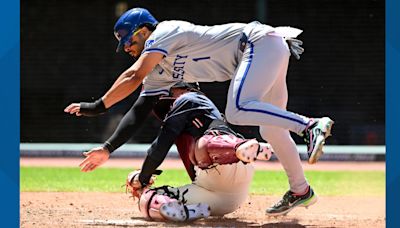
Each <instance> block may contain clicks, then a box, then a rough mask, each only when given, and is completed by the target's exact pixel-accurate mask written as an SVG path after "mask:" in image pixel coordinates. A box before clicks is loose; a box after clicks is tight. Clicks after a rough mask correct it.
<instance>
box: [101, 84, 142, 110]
mask: <svg viewBox="0 0 400 228" xmlns="http://www.w3.org/2000/svg"><path fill="white" fill-rule="evenodd" d="M141 83H142V79H141V78H137V77H135V76H131V77H126V78H124V79H122V80H121V81H119V82H118V83H117V84H116V85H115V86H113V87H111V89H110V90H108V91H107V93H106V94H105V95H104V96H103V97H102V100H103V103H104V106H105V107H106V108H110V107H111V106H113V105H114V104H116V103H118V102H119V101H121V100H123V99H125V98H126V97H128V96H129V95H130V94H131V93H133V92H134V91H135V90H136V89H137V88H138V87H139V85H140V84H141Z"/></svg>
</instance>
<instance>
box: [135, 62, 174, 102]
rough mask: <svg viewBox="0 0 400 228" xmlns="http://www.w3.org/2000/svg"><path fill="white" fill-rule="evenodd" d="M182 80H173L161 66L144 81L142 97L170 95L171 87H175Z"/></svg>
mask: <svg viewBox="0 0 400 228" xmlns="http://www.w3.org/2000/svg"><path fill="white" fill-rule="evenodd" d="M178 81H181V80H180V79H173V78H171V76H169V75H167V74H166V73H165V71H164V69H162V68H161V67H160V66H159V65H157V66H156V67H155V68H154V69H153V71H151V72H150V74H148V75H147V76H146V77H145V78H144V80H143V87H142V91H141V92H140V96H157V95H168V94H169V89H170V88H171V86H173V85H175V84H176V83H177V82H178Z"/></svg>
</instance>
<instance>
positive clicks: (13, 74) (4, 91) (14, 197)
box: [0, 0, 20, 227]
mask: <svg viewBox="0 0 400 228" xmlns="http://www.w3.org/2000/svg"><path fill="white" fill-rule="evenodd" d="M19 6H20V3H19V1H18V0H17V1H2V2H1V3H0V31H1V36H0V69H1V71H0V72H1V76H0V80H1V85H2V86H1V89H0V93H1V106H2V110H1V112H0V113H1V118H0V121H1V125H0V126H1V134H2V136H1V140H2V148H1V149H2V151H1V158H0V183H1V188H0V189H1V190H0V191H1V204H0V205H1V207H2V208H3V210H1V213H0V219H1V227H19V127H20V126H19V117H20V115H19V104H20V103H19V98H20V93H19V85H20V84H19V76H20V65H19V60H20V46H19V45H20V18H19V16H20V14H19Z"/></svg>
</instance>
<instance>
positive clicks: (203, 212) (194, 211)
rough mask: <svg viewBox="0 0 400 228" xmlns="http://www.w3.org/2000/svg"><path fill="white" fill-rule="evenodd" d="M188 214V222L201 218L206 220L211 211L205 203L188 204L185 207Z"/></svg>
mask: <svg viewBox="0 0 400 228" xmlns="http://www.w3.org/2000/svg"><path fill="white" fill-rule="evenodd" d="M186 208H187V209H188V212H189V219H188V220H196V219H201V218H207V217H209V216H210V213H211V209H210V206H208V204H206V203H198V204H189V205H186Z"/></svg>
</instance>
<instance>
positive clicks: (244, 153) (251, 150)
mask: <svg viewBox="0 0 400 228" xmlns="http://www.w3.org/2000/svg"><path fill="white" fill-rule="evenodd" d="M272 153H273V149H272V146H271V144H269V143H259V142H258V141H257V140H255V139H251V140H249V141H247V142H245V143H243V144H242V145H240V146H239V147H238V148H237V149H236V157H237V158H239V160H241V161H243V162H248V163H250V162H254V161H255V160H263V161H267V160H269V159H271V156H272Z"/></svg>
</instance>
